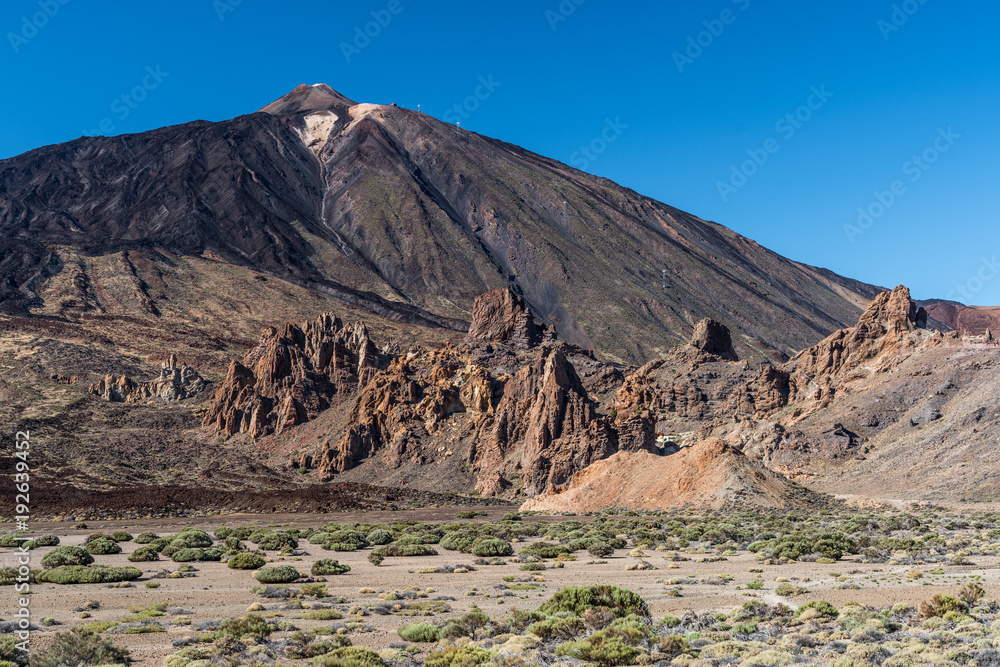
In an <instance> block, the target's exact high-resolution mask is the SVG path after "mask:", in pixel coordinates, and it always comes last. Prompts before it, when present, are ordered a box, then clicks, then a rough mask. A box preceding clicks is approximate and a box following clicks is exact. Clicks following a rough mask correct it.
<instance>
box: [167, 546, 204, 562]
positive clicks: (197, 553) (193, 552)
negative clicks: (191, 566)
mask: <svg viewBox="0 0 1000 667" xmlns="http://www.w3.org/2000/svg"><path fill="white" fill-rule="evenodd" d="M170 558H171V560H173V561H174V562H175V563H191V562H193V561H196V560H205V550H204V549H179V550H177V551H175V552H174V553H173V554H172V555H171V556H170Z"/></svg>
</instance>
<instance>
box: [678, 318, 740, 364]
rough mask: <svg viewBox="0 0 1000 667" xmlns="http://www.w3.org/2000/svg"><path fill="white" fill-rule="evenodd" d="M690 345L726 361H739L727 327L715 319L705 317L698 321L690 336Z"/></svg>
mask: <svg viewBox="0 0 1000 667" xmlns="http://www.w3.org/2000/svg"><path fill="white" fill-rule="evenodd" d="M690 345H691V346H692V347H695V348H697V349H699V350H701V351H703V352H707V353H708V354H711V355H714V356H716V357H719V358H720V359H724V360H726V361H739V360H740V358H739V357H738V356H736V350H735V349H733V339H732V337H731V336H730V334H729V329H728V328H727V327H726V326H725V325H723V324H721V323H719V322H716V321H715V320H710V319H705V320H701V321H700V322H698V324H697V325H696V326H695V328H694V335H693V336H691V342H690Z"/></svg>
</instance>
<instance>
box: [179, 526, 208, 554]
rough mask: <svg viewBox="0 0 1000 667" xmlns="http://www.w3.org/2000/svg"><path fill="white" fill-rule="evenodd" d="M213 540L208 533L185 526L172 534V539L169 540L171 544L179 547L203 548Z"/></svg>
mask: <svg viewBox="0 0 1000 667" xmlns="http://www.w3.org/2000/svg"><path fill="white" fill-rule="evenodd" d="M213 542H214V540H213V539H212V537H211V536H210V535H209V534H208V533H206V532H205V531H204V530H200V529H198V528H185V529H184V530H182V531H181V532H179V533H177V534H176V535H174V539H172V540H171V541H170V543H171V544H172V545H176V546H178V547H180V548H181V549H204V548H206V547H210V546H212V543H213Z"/></svg>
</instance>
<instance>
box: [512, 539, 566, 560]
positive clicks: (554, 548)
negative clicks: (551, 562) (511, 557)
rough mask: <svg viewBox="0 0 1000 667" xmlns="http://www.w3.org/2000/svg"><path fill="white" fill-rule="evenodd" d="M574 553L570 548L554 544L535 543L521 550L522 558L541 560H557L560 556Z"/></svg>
mask: <svg viewBox="0 0 1000 667" xmlns="http://www.w3.org/2000/svg"><path fill="white" fill-rule="evenodd" d="M569 553H573V552H572V550H570V548H569V547H566V546H563V545H561V544H554V543H552V542H535V543H534V544H529V545H527V546H526V547H523V548H522V549H521V554H520V555H522V556H538V557H539V558H555V557H556V556H558V555H559V554H569Z"/></svg>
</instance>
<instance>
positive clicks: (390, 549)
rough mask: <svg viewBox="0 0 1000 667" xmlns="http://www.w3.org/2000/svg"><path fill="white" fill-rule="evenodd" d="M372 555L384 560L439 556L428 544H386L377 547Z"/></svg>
mask: <svg viewBox="0 0 1000 667" xmlns="http://www.w3.org/2000/svg"><path fill="white" fill-rule="evenodd" d="M372 553H375V554H378V555H379V556H381V557H383V558H388V557H392V556H399V557H402V556H437V550H435V549H434V547H432V546H430V545H427V544H386V545H383V546H381V547H375V549H374V550H373V551H372Z"/></svg>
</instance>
